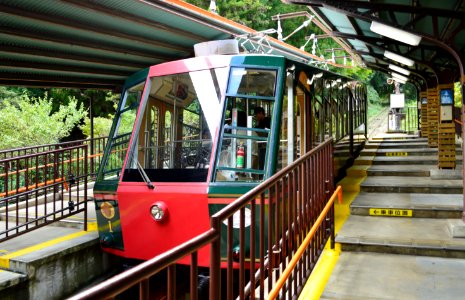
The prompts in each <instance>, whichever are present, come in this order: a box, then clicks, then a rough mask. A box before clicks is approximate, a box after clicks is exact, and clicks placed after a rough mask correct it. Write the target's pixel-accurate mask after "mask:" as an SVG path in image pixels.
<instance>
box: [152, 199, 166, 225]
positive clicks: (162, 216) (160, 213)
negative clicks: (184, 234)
mask: <svg viewBox="0 0 465 300" xmlns="http://www.w3.org/2000/svg"><path fill="white" fill-rule="evenodd" d="M150 214H151V215H152V218H153V219H154V220H155V221H157V222H162V221H164V220H166V219H167V217H168V207H167V206H166V204H165V203H164V202H161V201H159V202H156V203H155V204H153V205H152V207H150Z"/></svg>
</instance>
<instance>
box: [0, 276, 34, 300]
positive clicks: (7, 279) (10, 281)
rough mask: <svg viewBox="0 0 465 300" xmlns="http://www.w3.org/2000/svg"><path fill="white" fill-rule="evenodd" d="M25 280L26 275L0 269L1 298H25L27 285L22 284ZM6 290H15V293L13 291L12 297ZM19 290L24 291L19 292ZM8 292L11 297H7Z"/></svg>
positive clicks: (26, 296)
mask: <svg viewBox="0 0 465 300" xmlns="http://www.w3.org/2000/svg"><path fill="white" fill-rule="evenodd" d="M26 281H27V276H26V275H24V274H20V273H15V272H11V271H7V270H0V295H2V299H15V298H16V297H17V296H19V297H20V298H21V299H27V298H28V293H27V287H26V286H24V283H25V282H26ZM8 290H15V291H17V293H14V297H13V295H11V294H10V293H9V292H8ZM21 291H23V292H24V293H21ZM9 294H10V295H11V296H12V297H11V298H9V296H10V295H9ZM3 297H4V298H3Z"/></svg>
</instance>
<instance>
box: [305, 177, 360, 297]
mask: <svg viewBox="0 0 465 300" xmlns="http://www.w3.org/2000/svg"><path fill="white" fill-rule="evenodd" d="M362 181H363V180H362ZM357 195H358V192H351V191H346V192H344V189H343V202H342V204H338V203H335V207H334V209H335V212H334V214H335V224H334V226H335V232H336V234H337V233H338V232H339V230H340V229H341V227H342V225H343V224H344V223H345V221H346V220H347V218H349V215H350V203H352V201H353V200H354V199H355V197H357ZM340 254H341V245H340V244H339V243H336V244H335V247H334V249H331V248H330V241H328V242H327V243H326V245H325V249H324V250H323V253H322V254H321V256H320V258H319V259H318V262H317V264H316V266H315V268H314V269H313V271H312V273H311V274H310V277H309V278H308V280H307V283H306V284H305V286H304V288H303V289H302V292H301V293H300V295H299V298H298V299H299V300H314V299H315V300H317V299H320V297H321V295H322V294H323V291H324V289H325V287H326V283H327V282H328V280H329V277H330V276H331V273H332V272H333V269H334V267H335V266H336V263H337V261H338V260H339V255H340Z"/></svg>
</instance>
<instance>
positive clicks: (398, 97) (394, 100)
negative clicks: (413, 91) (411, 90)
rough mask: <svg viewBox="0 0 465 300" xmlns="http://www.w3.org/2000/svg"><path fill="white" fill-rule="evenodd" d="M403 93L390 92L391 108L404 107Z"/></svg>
mask: <svg viewBox="0 0 465 300" xmlns="http://www.w3.org/2000/svg"><path fill="white" fill-rule="evenodd" d="M404 105H405V94H391V108H404Z"/></svg>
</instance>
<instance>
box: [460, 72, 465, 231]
mask: <svg viewBox="0 0 465 300" xmlns="http://www.w3.org/2000/svg"><path fill="white" fill-rule="evenodd" d="M460 70H461V71H462V74H461V75H462V76H461V77H460V90H461V92H462V107H461V110H462V153H465V152H464V151H465V143H464V139H465V123H464V122H465V84H464V81H465V75H464V74H463V67H462V68H461V69H460ZM462 155H463V154H462ZM462 180H463V184H464V185H465V168H464V167H463V162H462ZM463 204H464V206H463V212H462V221H463V222H465V189H464V190H463Z"/></svg>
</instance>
